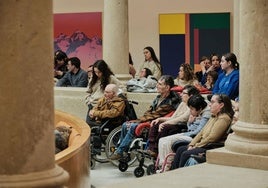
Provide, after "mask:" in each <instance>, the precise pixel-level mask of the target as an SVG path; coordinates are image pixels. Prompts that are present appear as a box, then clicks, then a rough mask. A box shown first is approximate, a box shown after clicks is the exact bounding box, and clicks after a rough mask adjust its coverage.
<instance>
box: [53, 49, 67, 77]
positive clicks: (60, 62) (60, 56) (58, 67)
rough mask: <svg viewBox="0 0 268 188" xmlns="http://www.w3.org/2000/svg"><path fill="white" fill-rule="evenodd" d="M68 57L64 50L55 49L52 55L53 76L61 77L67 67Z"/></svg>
mask: <svg viewBox="0 0 268 188" xmlns="http://www.w3.org/2000/svg"><path fill="white" fill-rule="evenodd" d="M67 63H68V57H67V55H66V53H65V52H63V51H61V50H57V51H56V52H55V55H54V78H56V79H61V78H62V77H63V76H64V74H65V73H66V72H68V69H67Z"/></svg>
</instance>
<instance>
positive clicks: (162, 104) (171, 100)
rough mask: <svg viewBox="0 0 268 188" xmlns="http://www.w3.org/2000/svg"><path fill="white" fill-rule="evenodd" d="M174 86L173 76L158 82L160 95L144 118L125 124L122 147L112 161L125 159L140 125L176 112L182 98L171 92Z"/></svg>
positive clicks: (121, 137)
mask: <svg viewBox="0 0 268 188" xmlns="http://www.w3.org/2000/svg"><path fill="white" fill-rule="evenodd" d="M173 86H174V81H173V78H172V76H168V75H164V76H162V77H161V78H160V79H159V80H158V83H157V86H156V87H157V92H158V93H159V95H158V96H157V97H156V98H155V99H154V101H153V103H152V105H151V106H150V108H149V110H147V111H146V112H145V113H144V115H143V116H142V117H140V118H139V119H137V120H132V121H128V122H125V123H123V125H122V130H121V136H120V145H119V147H118V148H117V150H116V151H115V153H114V154H113V155H112V156H110V159H111V160H118V159H120V158H121V157H123V152H126V151H127V150H128V148H129V145H130V144H131V141H132V139H133V138H134V136H135V135H134V133H135V128H136V127H137V126H138V124H139V123H142V122H147V121H152V120H154V119H156V118H159V117H162V116H165V115H167V114H168V113H170V112H171V111H175V110H176V108H177V106H178V105H179V103H180V102H181V98H180V96H179V95H178V94H177V93H175V92H174V91H170V88H172V87H173Z"/></svg>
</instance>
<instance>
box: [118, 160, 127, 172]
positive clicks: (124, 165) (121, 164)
mask: <svg viewBox="0 0 268 188" xmlns="http://www.w3.org/2000/svg"><path fill="white" fill-rule="evenodd" d="M118 168H119V170H120V171H121V172H125V171H126V170H127V169H128V164H127V163H126V162H119V165H118Z"/></svg>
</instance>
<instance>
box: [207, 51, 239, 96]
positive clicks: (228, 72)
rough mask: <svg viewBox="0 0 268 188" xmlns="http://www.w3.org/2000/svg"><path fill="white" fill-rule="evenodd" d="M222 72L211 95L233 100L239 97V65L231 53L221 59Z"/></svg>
mask: <svg viewBox="0 0 268 188" xmlns="http://www.w3.org/2000/svg"><path fill="white" fill-rule="evenodd" d="M221 68H222V70H223V72H222V73H221V74H220V75H219V78H218V79H217V81H216V83H215V85H214V87H213V90H212V93H213V94H225V95H227V96H229V98H230V99H232V100H234V99H235V98H237V97H238V95H239V70H238V69H239V63H238V62H237V59H236V56H235V54H233V53H227V54H225V55H223V56H222V58H221Z"/></svg>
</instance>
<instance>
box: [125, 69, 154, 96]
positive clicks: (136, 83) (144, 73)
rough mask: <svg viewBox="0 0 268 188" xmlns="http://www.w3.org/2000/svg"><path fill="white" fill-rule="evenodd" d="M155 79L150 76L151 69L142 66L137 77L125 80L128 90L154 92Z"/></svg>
mask: <svg viewBox="0 0 268 188" xmlns="http://www.w3.org/2000/svg"><path fill="white" fill-rule="evenodd" d="M156 84H157V79H156V78H154V77H153V76H152V71H151V70H150V69H148V68H143V69H142V70H141V72H140V75H139V78H132V79H130V80H129V81H128V82H127V91H128V92H143V93H147V92H156Z"/></svg>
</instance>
